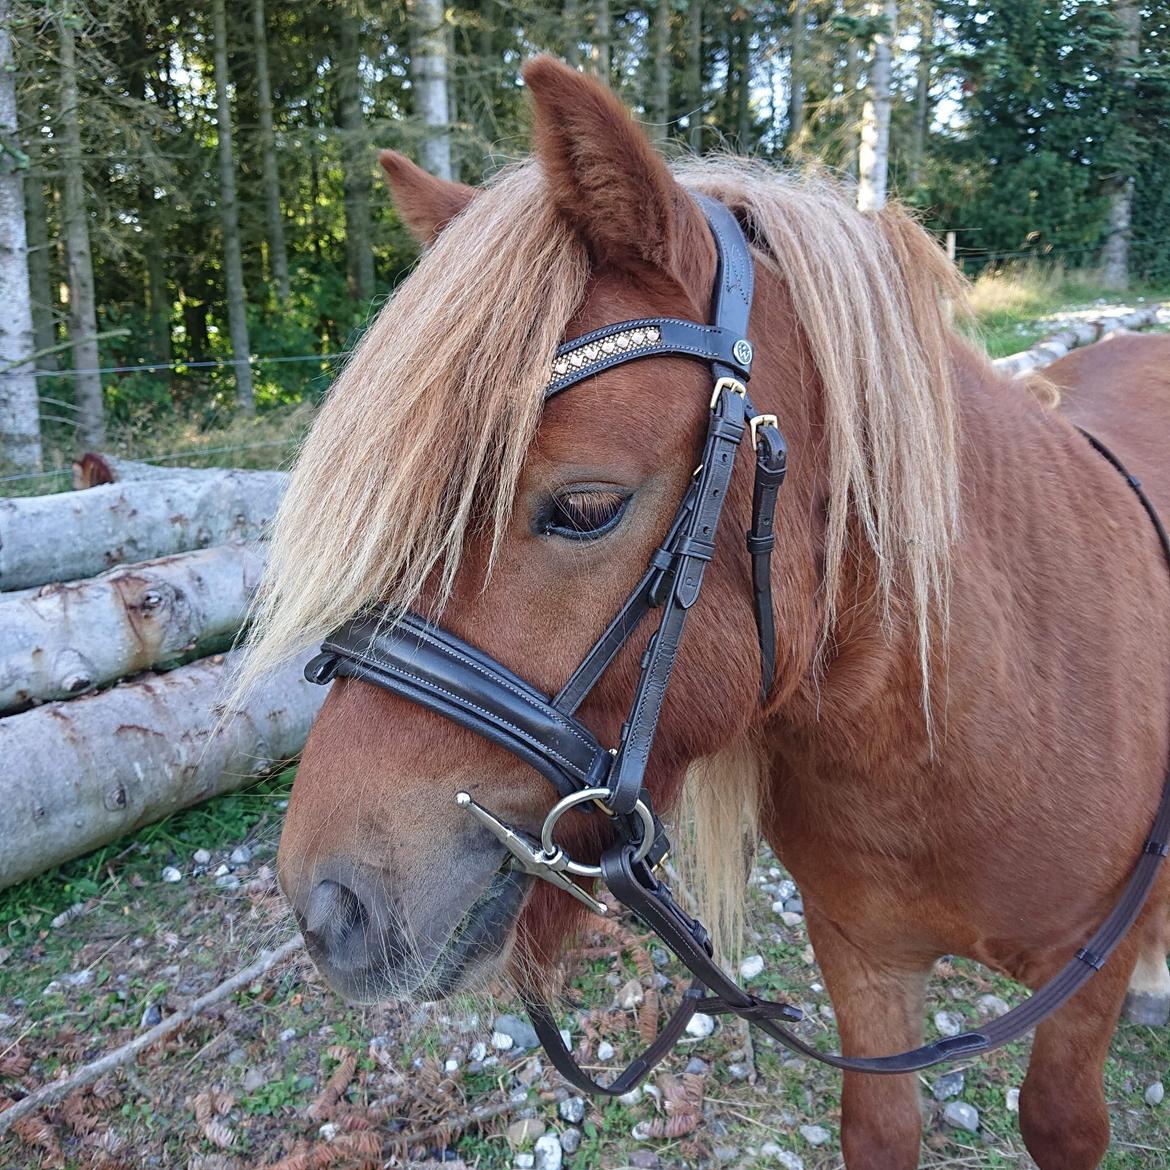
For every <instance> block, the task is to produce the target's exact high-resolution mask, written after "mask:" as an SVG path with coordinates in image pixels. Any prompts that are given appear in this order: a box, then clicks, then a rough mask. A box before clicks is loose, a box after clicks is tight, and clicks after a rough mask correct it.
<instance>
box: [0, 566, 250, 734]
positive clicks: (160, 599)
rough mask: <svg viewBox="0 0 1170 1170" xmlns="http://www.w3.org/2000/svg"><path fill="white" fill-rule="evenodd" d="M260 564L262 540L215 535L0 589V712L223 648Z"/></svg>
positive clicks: (236, 628)
mask: <svg viewBox="0 0 1170 1170" xmlns="http://www.w3.org/2000/svg"><path fill="white" fill-rule="evenodd" d="M263 567H264V550H263V546H257V545H247V544H243V543H236V544H222V545H216V546H215V547H214V548H209V549H204V550H202V551H200V552H192V553H179V554H177V555H175V556H173V557H164V558H163V559H161V560H157V561H146V562H145V563H143V564H140V565H129V566H126V567H124V568H119V569H111V570H110V571H109V572H108V573H103V574H102V575H101V576H100V577H92V578H89V579H87V580H84V581H74V582H71V583H69V584H66V585H42V586H41V587H40V588H38V589H28V590H23V591H20V592H16V593H7V594H6V593H0V714H2V713H5V712H9V711H20V710H23V709H24V708H26V707H29V706H31V705H32V704H34V703H44V702H47V701H49V700H51V699H67V698H70V697H71V696H73V695H79V694H83V693H84V692H86V691H90V690H93V689H94V688H95V687H100V686H102V685H103V684H106V683H112V682H115V681H116V680H118V679H120V678H125V677H126V676H127V675H132V674H139V673H141V672H142V671H144V670H149V669H150V668H151V667H157V666H160V665H164V664H166V663H173V662H177V661H178V660H181V659H183V658H188V657H201V656H202V655H206V654H210V653H212V652H213V651H216V650H223V649H226V648H227V646H228V644H229V643H230V641H231V639H232V638H233V637H234V636H235V634H236V633H237V632H238V631H239V629H240V626H241V624H242V623H243V621H244V616H245V614H246V612H247V608H248V603H249V602H250V601H251V599H252V595H253V594H254V593H255V591H256V586H257V585H258V584H259V582H260V573H261V571H262V569H263Z"/></svg>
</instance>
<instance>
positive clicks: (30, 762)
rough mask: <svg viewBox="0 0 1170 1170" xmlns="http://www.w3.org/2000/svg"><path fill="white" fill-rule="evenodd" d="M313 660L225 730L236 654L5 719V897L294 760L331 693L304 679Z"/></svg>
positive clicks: (0, 874) (1, 755) (1, 819)
mask: <svg viewBox="0 0 1170 1170" xmlns="http://www.w3.org/2000/svg"><path fill="white" fill-rule="evenodd" d="M307 657H308V655H304V656H302V659H301V660H299V661H296V662H293V663H292V664H290V665H289V666H287V667H285V668H283V669H282V670H280V671H278V672H276V673H275V674H274V675H273V677H272V678H271V679H270V680H269V681H267V682H266V683H265V684H264V687H263V689H262V691H258V692H257V695H256V697H255V699H253V700H252V701H250V702H249V704H248V706H247V708H246V709H245V710H243V711H240V712H239V713H236V714H233V715H232V716H231V717H230V718H228V719H225V720H224V721H223V723H222V724H221V723H220V709H219V707H218V704H219V703H221V702H222V701H223V698H224V689H225V684H226V683H227V682H228V681H229V679H230V677H231V672H232V670H233V669H234V667H235V665H236V655H234V654H230V655H226V656H224V657H222V658H221V657H216V658H211V659H203V660H201V661H199V662H195V663H192V664H191V665H190V666H183V667H180V668H179V669H177V670H172V671H170V672H169V673H168V674H164V675H156V676H150V677H148V678H145V679H143V680H142V681H140V682H133V683H125V684H123V685H122V686H117V687H113V688H112V689H111V690H108V691H103V692H102V693H101V694H98V695H91V696H88V697H86V698H81V699H74V700H73V701H71V702H68V703H50V704H48V705H46V706H44V707H38V708H36V709H34V710H32V711H25V712H24V713H22V714H20V715H10V716H8V717H7V718H5V719H0V759H3V760H4V800H3V802H2V803H0V839H2V840H3V841H4V850H3V852H2V853H0V887H4V886H9V885H11V884H12V883H13V882H17V881H21V880H22V879H23V878H27V877H31V876H32V875H33V874H37V873H41V872H43V871H44V870H46V869H48V868H49V867H50V866H53V865H57V864H59V863H60V862H62V861H67V860H68V859H69V858H71V857H77V856H79V855H80V854H82V853H86V852H88V851H89V850H91V849H96V848H97V847H98V846H99V845H104V844H105V843H106V842H108V841H113V840H114V839H115V838H117V837H119V836H121V835H122V834H123V833H126V832H129V831H130V830H132V829H135V828H137V827H139V826H140V825H145V824H149V823H150V822H152V821H156V820H158V819H159V818H161V817H164V816H167V815H168V814H169V813H172V812H175V811H176V810H177V809H180V808H185V807H186V806H187V805H191V804H196V803H198V802H199V801H203V800H207V799H208V798H209V797H212V796H216V795H218V794H219V793H222V792H230V791H231V790H233V789H235V788H239V787H240V786H241V785H243V784H246V783H247V782H248V781H249V780H250V779H252V778H254V777H257V776H262V775H264V774H265V773H267V772H270V771H272V770H273V769H274V768H276V767H277V766H279V764H280V763H281V762H282V761H284V760H288V759H290V758H291V757H293V756H295V754H296V753H297V752H298V751H300V749H301V748H302V747H303V746H304V742H305V739H306V737H307V735H308V731H309V727H310V725H311V724H312V721H313V718H314V717H315V715H316V713H317V711H318V710H319V708H320V706H321V703H322V701H323V700H324V698H325V694H326V688H325V687H319V686H315V685H314V684H312V683H309V682H306V681H305V679H304V676H303V674H302V670H303V668H304V659H305V658H307Z"/></svg>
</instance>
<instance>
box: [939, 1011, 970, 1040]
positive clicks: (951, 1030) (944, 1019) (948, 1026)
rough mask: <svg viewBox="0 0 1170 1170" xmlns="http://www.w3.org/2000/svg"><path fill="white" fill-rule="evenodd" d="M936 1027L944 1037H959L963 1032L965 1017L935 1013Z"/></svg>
mask: <svg viewBox="0 0 1170 1170" xmlns="http://www.w3.org/2000/svg"><path fill="white" fill-rule="evenodd" d="M934 1026H935V1027H936V1028H937V1029H938V1030H939V1033H940V1034H941V1035H943V1036H957V1035H958V1034H959V1033H960V1032H961V1031H962V1030H963V1017H962V1016H960V1015H957V1014H956V1013H955V1012H935V1013H934Z"/></svg>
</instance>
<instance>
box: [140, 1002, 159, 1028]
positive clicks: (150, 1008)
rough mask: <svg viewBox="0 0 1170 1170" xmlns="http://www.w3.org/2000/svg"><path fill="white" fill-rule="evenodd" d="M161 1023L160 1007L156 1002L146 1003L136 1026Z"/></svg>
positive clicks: (148, 1026)
mask: <svg viewBox="0 0 1170 1170" xmlns="http://www.w3.org/2000/svg"><path fill="white" fill-rule="evenodd" d="M161 1023H162V1008H160V1007H159V1006H158V1004H157V1003H148V1004H147V1005H146V1010H145V1011H144V1012H143V1013H142V1019H141V1020H139V1022H138V1026H139V1027H140V1028H153V1027H155V1025H157V1024H161Z"/></svg>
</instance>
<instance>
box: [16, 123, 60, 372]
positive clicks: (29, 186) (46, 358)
mask: <svg viewBox="0 0 1170 1170" xmlns="http://www.w3.org/2000/svg"><path fill="white" fill-rule="evenodd" d="M37 120H39V119H34V123H33V125H31V126H27V127H26V128H25V132H26V138H25V141H26V143H27V145H26V150H27V152H28V156H29V169H28V171H27V172H26V173H25V175H24V222H25V229H26V235H27V237H28V285H29V292H30V293H31V294H32V323H33V348H34V349H35V351H36V353H37V354H39V355H40V356H39V357H38V358H37V369H38V370H50V371H51V370H56V369H57V367H58V365H59V364H60V363H59V361H58V358H57V354H56V353H46V352H45V351H46V350H50V349H52V348H53V347H54V346H55V345H56V344H57V323H56V319H55V315H54V311H53V305H54V298H53V273H52V265H51V263H50V261H51V257H52V253H53V245H52V244H50V243H49V203H48V200H47V199H46V198H45V180H44V175H43V173H42V172H41V169H40V164H41V161H42V154H41V136H40V129H39V127H38V126H37V125H36V121H37Z"/></svg>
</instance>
